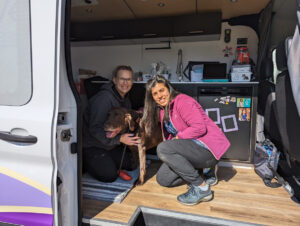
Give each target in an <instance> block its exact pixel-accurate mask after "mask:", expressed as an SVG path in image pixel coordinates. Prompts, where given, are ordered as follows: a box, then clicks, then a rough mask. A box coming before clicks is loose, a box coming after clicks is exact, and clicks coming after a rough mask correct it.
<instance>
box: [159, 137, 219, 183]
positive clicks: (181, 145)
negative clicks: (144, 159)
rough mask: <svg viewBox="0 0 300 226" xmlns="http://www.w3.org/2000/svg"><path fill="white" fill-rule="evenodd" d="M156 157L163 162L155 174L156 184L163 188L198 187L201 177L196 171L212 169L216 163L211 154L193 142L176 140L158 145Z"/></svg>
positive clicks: (201, 180)
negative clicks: (184, 184) (183, 185)
mask: <svg viewBox="0 0 300 226" xmlns="http://www.w3.org/2000/svg"><path fill="white" fill-rule="evenodd" d="M157 155H158V157H159V158H160V160H161V161H162V162H163V164H162V165H161V167H160V169H159V170H158V172H157V176H156V180H157V182H158V183H159V184H160V185H162V186H165V187H174V186H178V185H180V184H182V183H183V181H186V182H187V183H188V184H193V185H196V186H198V185H200V184H202V183H203V177H202V176H201V175H199V172H198V169H203V168H209V167H214V166H215V165H216V164H217V163H218V161H217V160H216V159H215V157H214V156H213V154H212V153H211V152H210V151H209V150H207V149H206V148H204V147H202V146H201V145H199V144H197V143H196V142H195V141H193V140H187V139H176V140H169V141H164V142H162V143H160V144H159V145H158V147H157Z"/></svg>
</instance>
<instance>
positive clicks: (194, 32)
mask: <svg viewBox="0 0 300 226" xmlns="http://www.w3.org/2000/svg"><path fill="white" fill-rule="evenodd" d="M203 32H204V31H203V30H197V31H189V34H201V33H203Z"/></svg>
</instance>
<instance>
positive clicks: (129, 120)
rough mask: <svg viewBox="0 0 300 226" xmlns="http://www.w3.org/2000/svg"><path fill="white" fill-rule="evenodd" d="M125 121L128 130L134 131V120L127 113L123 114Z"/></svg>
mask: <svg viewBox="0 0 300 226" xmlns="http://www.w3.org/2000/svg"><path fill="white" fill-rule="evenodd" d="M125 123H126V124H128V127H129V130H130V131H134V129H135V128H134V127H135V126H134V120H133V118H132V117H131V114H129V113H127V114H125Z"/></svg>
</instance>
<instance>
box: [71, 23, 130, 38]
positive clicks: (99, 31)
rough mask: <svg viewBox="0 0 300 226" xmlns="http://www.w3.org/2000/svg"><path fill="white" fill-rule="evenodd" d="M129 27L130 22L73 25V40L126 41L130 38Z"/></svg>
mask: <svg viewBox="0 0 300 226" xmlns="http://www.w3.org/2000/svg"><path fill="white" fill-rule="evenodd" d="M128 25H129V24H128V21H103V22H92V23H72V25H71V38H72V40H73V41H96V40H115V39H126V38H128V36H129V26H128Z"/></svg>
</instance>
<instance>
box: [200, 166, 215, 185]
mask: <svg viewBox="0 0 300 226" xmlns="http://www.w3.org/2000/svg"><path fill="white" fill-rule="evenodd" d="M217 171H218V165H215V166H214V167H211V168H210V169H209V170H207V171H206V169H204V170H203V175H204V178H205V183H207V184H208V185H210V186H214V185H216V184H217V183H218V177H217Z"/></svg>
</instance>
